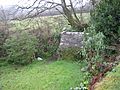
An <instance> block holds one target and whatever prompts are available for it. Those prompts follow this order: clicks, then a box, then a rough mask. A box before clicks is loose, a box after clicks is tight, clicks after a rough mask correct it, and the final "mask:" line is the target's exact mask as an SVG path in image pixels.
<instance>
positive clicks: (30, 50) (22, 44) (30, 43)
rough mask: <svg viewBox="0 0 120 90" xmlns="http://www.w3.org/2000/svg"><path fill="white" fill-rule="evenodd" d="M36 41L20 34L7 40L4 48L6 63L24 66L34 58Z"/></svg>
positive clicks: (24, 34) (31, 37)
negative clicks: (6, 55)
mask: <svg viewBox="0 0 120 90" xmlns="http://www.w3.org/2000/svg"><path fill="white" fill-rule="evenodd" d="M36 44H37V39H36V38H35V37H34V36H32V35H29V34H28V33H25V32H23V33H20V34H19V35H14V36H12V37H11V38H9V39H7V40H6V42H5V44H4V46H5V48H6V51H7V54H8V57H7V61H8V62H9V63H12V64H20V65H25V64H28V63H31V62H32V61H33V60H34V58H35V55H34V54H35V52H36Z"/></svg>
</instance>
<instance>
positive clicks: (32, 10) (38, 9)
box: [18, 0, 88, 31]
mask: <svg viewBox="0 0 120 90" xmlns="http://www.w3.org/2000/svg"><path fill="white" fill-rule="evenodd" d="M29 1H30V0H28V2H29ZM69 2H70V3H69V4H67V3H66V0H61V3H56V2H54V1H49V0H35V1H34V2H33V3H32V4H31V5H28V6H25V7H24V6H18V7H19V9H22V10H25V9H29V12H28V13H27V15H26V17H27V18H33V17H35V16H38V15H40V14H41V13H42V12H45V11H46V10H50V9H53V8H55V9H56V10H58V11H59V12H60V13H61V14H62V15H63V16H64V17H65V19H67V21H68V22H69V25H71V26H72V27H73V28H75V29H79V30H80V31H83V30H84V28H86V27H87V26H88V25H87V23H85V22H84V20H83V15H82V13H83V12H82V9H83V8H84V6H85V5H83V4H82V3H83V0H74V1H73V0H69ZM76 5H78V6H79V7H80V11H79V13H80V18H79V17H78V15H77V11H76V9H75V6H76ZM58 7H60V8H62V10H60V9H59V8H58Z"/></svg>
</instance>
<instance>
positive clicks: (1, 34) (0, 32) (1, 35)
mask: <svg viewBox="0 0 120 90" xmlns="http://www.w3.org/2000/svg"><path fill="white" fill-rule="evenodd" d="M8 35H9V31H8V28H7V26H5V25H4V23H3V22H0V58H3V57H5V54H6V52H5V49H4V46H3V45H4V43H5V40H6V39H7V38H8Z"/></svg>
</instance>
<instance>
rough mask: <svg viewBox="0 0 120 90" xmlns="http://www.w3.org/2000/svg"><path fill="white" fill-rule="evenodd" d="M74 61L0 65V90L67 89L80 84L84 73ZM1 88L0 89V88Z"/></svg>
mask: <svg viewBox="0 0 120 90" xmlns="http://www.w3.org/2000/svg"><path fill="white" fill-rule="evenodd" d="M80 66H83V65H82V64H81V65H79V64H78V63H75V62H67V61H55V62H52V63H45V62H34V63H33V64H31V65H28V66H24V67H16V68H15V67H13V66H10V65H8V66H2V67H0V88H2V90H69V89H70V87H76V86H78V85H79V84H80V81H81V80H82V77H83V76H84V73H82V72H81V71H80V68H81V67H80ZM0 90H1V89H0Z"/></svg>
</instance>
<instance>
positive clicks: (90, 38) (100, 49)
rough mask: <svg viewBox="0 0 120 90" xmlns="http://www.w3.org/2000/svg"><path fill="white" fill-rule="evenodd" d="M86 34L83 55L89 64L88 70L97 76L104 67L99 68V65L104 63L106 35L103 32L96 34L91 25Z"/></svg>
mask: <svg viewBox="0 0 120 90" xmlns="http://www.w3.org/2000/svg"><path fill="white" fill-rule="evenodd" d="M86 31H87V33H86V32H85V38H84V47H83V49H82V54H83V56H84V57H85V59H86V61H87V63H88V70H89V71H90V73H91V74H93V75H95V74H97V73H98V72H99V71H100V69H102V67H100V68H98V67H99V66H97V65H98V63H99V64H102V63H103V62H104V61H103V56H102V55H103V54H104V50H105V45H104V40H103V39H104V38H105V37H104V35H103V34H102V32H99V33H96V31H95V27H94V26H93V25H91V27H89V28H88V29H87V30H86Z"/></svg>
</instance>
